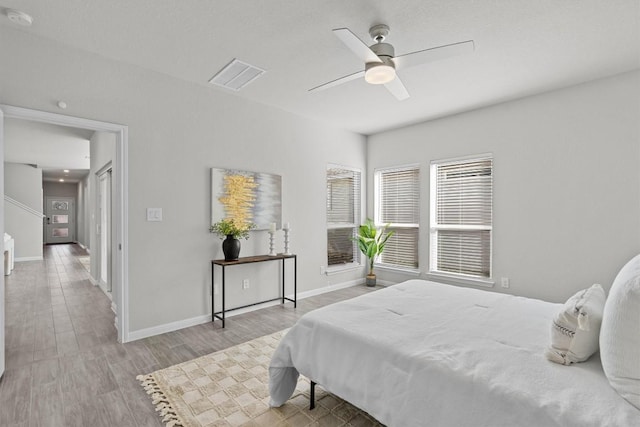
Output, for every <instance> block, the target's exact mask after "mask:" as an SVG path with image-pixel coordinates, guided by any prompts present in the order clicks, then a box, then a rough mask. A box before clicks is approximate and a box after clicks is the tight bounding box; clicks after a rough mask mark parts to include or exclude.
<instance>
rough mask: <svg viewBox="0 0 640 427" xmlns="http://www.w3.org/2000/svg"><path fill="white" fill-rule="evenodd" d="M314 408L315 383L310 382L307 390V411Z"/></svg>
mask: <svg viewBox="0 0 640 427" xmlns="http://www.w3.org/2000/svg"><path fill="white" fill-rule="evenodd" d="M315 407H316V383H314V382H313V381H311V388H310V389H309V410H312V409H313V408H315Z"/></svg>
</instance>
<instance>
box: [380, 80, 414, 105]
mask: <svg viewBox="0 0 640 427" xmlns="http://www.w3.org/2000/svg"><path fill="white" fill-rule="evenodd" d="M384 87H386V88H387V90H388V91H389V92H391V94H392V95H393V96H395V97H396V98H397V99H398V101H403V100H405V99H407V98H408V97H409V92H407V88H406V87H404V85H403V84H402V81H401V80H400V77H398V76H396V78H395V79H393V80H391V81H390V82H389V83H385V84H384Z"/></svg>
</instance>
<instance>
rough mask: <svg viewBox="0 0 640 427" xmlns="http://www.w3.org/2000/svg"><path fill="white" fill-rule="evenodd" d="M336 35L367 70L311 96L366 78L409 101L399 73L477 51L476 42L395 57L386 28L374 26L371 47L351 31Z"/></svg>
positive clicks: (387, 28)
mask: <svg viewBox="0 0 640 427" xmlns="http://www.w3.org/2000/svg"><path fill="white" fill-rule="evenodd" d="M333 34H335V35H336V37H338V38H339V39H340V40H341V41H342V42H343V43H344V44H345V45H346V46H347V47H348V48H349V49H351V51H352V52H353V53H355V54H356V56H357V57H358V58H360V60H362V61H364V63H365V66H364V70H362V71H358V72H357V73H353V74H349V75H347V76H344V77H340V78H339V79H336V80H332V81H330V82H328V83H324V84H321V85H320V86H316V87H314V88H312V89H309V92H315V91H319V90H324V89H328V88H330V87H333V86H337V85H340V84H342V83H346V82H348V81H351V80H355V79H357V78H360V77H363V76H364V79H365V81H366V82H367V83H370V84H374V85H375V84H383V85H384V86H385V87H386V88H387V90H388V91H389V92H391V94H392V95H393V96H395V97H396V98H397V99H398V100H400V101H402V100H403V99H407V98H408V97H409V92H407V89H406V88H405V87H404V84H402V81H400V77H398V76H397V74H396V71H398V70H401V69H404V68H409V67H413V66H416V65H420V64H425V63H427V62H432V61H436V60H438V59H442V58H448V57H450V56H455V55H461V54H464V53H470V52H473V50H474V44H473V40H467V41H463V42H459V43H453V44H447V45H444V46H438V47H432V48H430V49H425V50H419V51H417V52H411V53H407V54H405V55H400V56H395V51H394V49H393V46H392V45H390V44H389V43H384V40H385V39H386V38H387V36H388V35H389V27H388V26H387V25H384V24H378V25H374V26H373V27H371V28H369V35H370V36H371V38H372V39H373V41H375V43H374V44H372V45H371V46H367V45H366V44H365V43H364V42H363V41H362V40H360V39H359V38H358V37H357V36H356V35H355V34H353V33H352V32H351V30H349V29H348V28H337V29H335V30H333Z"/></svg>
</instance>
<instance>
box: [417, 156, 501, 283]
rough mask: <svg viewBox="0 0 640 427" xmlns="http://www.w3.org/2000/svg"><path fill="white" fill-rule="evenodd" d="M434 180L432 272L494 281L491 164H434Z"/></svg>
mask: <svg viewBox="0 0 640 427" xmlns="http://www.w3.org/2000/svg"><path fill="white" fill-rule="evenodd" d="M431 180H432V191H431V192H432V194H431V230H430V234H431V245H430V248H431V257H430V258H431V263H430V264H431V265H430V271H432V272H440V273H449V274H457V275H464V276H471V277H475V278H490V277H491V231H492V225H493V224H492V221H493V220H492V215H493V212H492V211H493V160H492V158H491V157H482V158H478V159H469V160H459V161H443V162H433V163H432V164H431ZM434 192H435V194H434Z"/></svg>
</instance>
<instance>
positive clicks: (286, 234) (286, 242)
mask: <svg viewBox="0 0 640 427" xmlns="http://www.w3.org/2000/svg"><path fill="white" fill-rule="evenodd" d="M282 230H283V231H284V254H285V255H291V251H290V250H289V231H291V228H289V227H287V228H283V229H282Z"/></svg>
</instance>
